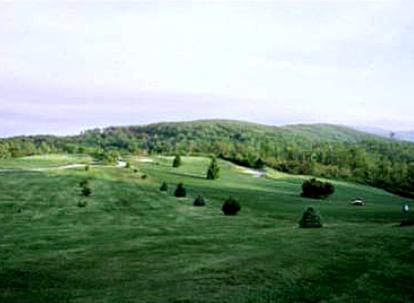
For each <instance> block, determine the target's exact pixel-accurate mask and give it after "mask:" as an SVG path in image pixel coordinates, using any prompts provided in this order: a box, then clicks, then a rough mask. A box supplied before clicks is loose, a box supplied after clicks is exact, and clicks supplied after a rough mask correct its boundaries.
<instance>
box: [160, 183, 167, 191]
mask: <svg viewBox="0 0 414 303" xmlns="http://www.w3.org/2000/svg"><path fill="white" fill-rule="evenodd" d="M167 190H168V184H167V183H166V182H162V184H161V186H160V191H167Z"/></svg>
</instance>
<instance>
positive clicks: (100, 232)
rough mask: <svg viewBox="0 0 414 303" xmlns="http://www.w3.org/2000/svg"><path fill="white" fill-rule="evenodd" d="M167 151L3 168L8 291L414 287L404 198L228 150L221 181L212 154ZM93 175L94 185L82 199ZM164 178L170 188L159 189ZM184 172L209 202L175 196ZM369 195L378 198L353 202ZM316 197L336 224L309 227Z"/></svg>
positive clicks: (163, 295) (231, 295) (171, 296)
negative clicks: (174, 161) (94, 164)
mask: <svg viewBox="0 0 414 303" xmlns="http://www.w3.org/2000/svg"><path fill="white" fill-rule="evenodd" d="M154 159H155V161H156V163H158V165H156V164H155V163H144V162H139V161H138V160H139V159H138V158H134V159H131V161H132V162H133V165H134V166H135V167H138V168H139V172H138V173H134V172H133V171H132V169H121V168H92V169H91V170H90V171H89V172H85V171H83V170H82V169H70V170H56V171H49V172H42V173H40V172H18V173H0V181H1V182H0V222H1V226H2V230H1V233H0V288H2V289H1V290H2V291H0V302H10V303H12V302H19V303H21V302H151V303H153V302H275V301H276V302H320V301H324V302H409V301H413V300H414V295H413V292H412V289H411V285H412V284H413V283H414V275H413V273H414V260H413V258H412V256H413V253H414V246H413V244H412V243H413V241H414V230H413V228H411V227H407V228H397V227H395V224H396V223H397V222H399V220H400V219H401V214H400V212H401V210H400V209H401V204H402V203H404V202H405V201H404V200H402V199H401V198H399V197H397V196H393V195H391V194H388V193H386V192H384V191H381V190H378V189H373V188H370V187H364V186H359V185H354V184H347V183H341V182H336V183H335V185H336V187H337V192H336V193H335V194H334V195H333V196H332V198H330V199H328V200H326V201H312V200H306V199H303V198H301V197H299V195H298V194H299V188H300V184H301V182H302V179H303V177H295V176H289V175H284V174H279V173H277V172H274V171H271V172H270V173H269V174H270V175H271V178H254V177H252V176H250V175H248V174H243V173H241V172H240V169H238V168H237V167H235V166H233V165H231V164H228V163H226V162H220V165H221V167H222V177H221V178H220V179H219V180H216V181H207V180H205V179H204V172H205V169H206V166H207V164H208V160H207V159H204V158H183V162H184V165H183V166H182V167H180V168H178V169H173V168H171V167H170V162H171V160H170V159H168V158H154ZM37 160H38V159H37ZM37 160H35V161H37ZM78 161H79V159H73V162H74V163H77V162H78ZM3 162H4V161H3ZM3 164H4V163H3ZM3 164H2V165H3ZM6 164H7V163H5V164H4V165H6ZM144 173H145V174H147V175H148V176H149V177H148V178H147V179H146V180H142V179H141V178H140V175H141V174H144ZM85 177H88V178H90V179H91V184H92V189H93V194H92V196H91V197H90V198H89V199H88V201H89V202H88V205H87V206H86V207H85V208H79V207H77V202H78V200H79V199H80V197H79V187H78V182H79V181H80V180H82V179H83V178H85ZM164 180H165V181H167V182H168V183H169V185H170V189H169V193H161V192H159V190H158V187H159V184H160V182H161V181H164ZM179 181H183V182H184V183H185V185H186V187H187V189H188V192H189V195H190V197H191V198H192V197H194V196H195V195H197V194H198V193H201V194H203V195H205V196H206V197H207V199H208V200H209V203H208V205H207V206H206V207H201V208H195V207H193V206H191V202H192V199H191V198H189V199H180V200H177V199H175V198H174V197H172V195H171V192H172V191H173V189H174V186H175V184H176V183H177V182H179ZM229 195H233V196H234V197H236V198H238V199H239V200H240V201H241V204H242V211H241V213H240V215H238V216H236V217H224V216H223V215H222V214H221V212H220V206H221V202H222V200H223V199H225V198H226V197H227V196H229ZM356 196H362V197H363V198H364V199H365V200H366V202H367V206H366V207H361V208H355V207H351V206H349V201H350V200H351V199H353V198H355V197H356ZM308 205H314V206H316V207H317V208H318V209H319V210H320V211H321V213H322V215H323V218H324V221H325V223H326V227H324V228H322V229H316V230H303V229H299V228H297V221H298V219H299V217H300V214H301V212H302V211H303V209H304V208H305V207H306V206H308ZM19 210H20V212H19Z"/></svg>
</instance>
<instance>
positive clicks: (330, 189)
mask: <svg viewBox="0 0 414 303" xmlns="http://www.w3.org/2000/svg"><path fill="white" fill-rule="evenodd" d="M334 192H335V187H334V186H333V185H332V184H331V183H329V182H322V181H319V180H316V179H315V178H312V179H310V180H306V181H305V182H303V184H302V193H301V196H302V197H306V198H313V199H323V198H326V197H328V196H330V195H332V194H333V193H334Z"/></svg>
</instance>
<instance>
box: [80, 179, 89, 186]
mask: <svg viewBox="0 0 414 303" xmlns="http://www.w3.org/2000/svg"><path fill="white" fill-rule="evenodd" d="M79 186H80V187H85V186H89V180H87V179H84V180H82V181H80V182H79Z"/></svg>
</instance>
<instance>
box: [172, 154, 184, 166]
mask: <svg viewBox="0 0 414 303" xmlns="http://www.w3.org/2000/svg"><path fill="white" fill-rule="evenodd" d="M181 164H182V162H181V156H180V155H179V154H177V155H175V157H174V160H173V164H172V166H173V167H180V166H181Z"/></svg>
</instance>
